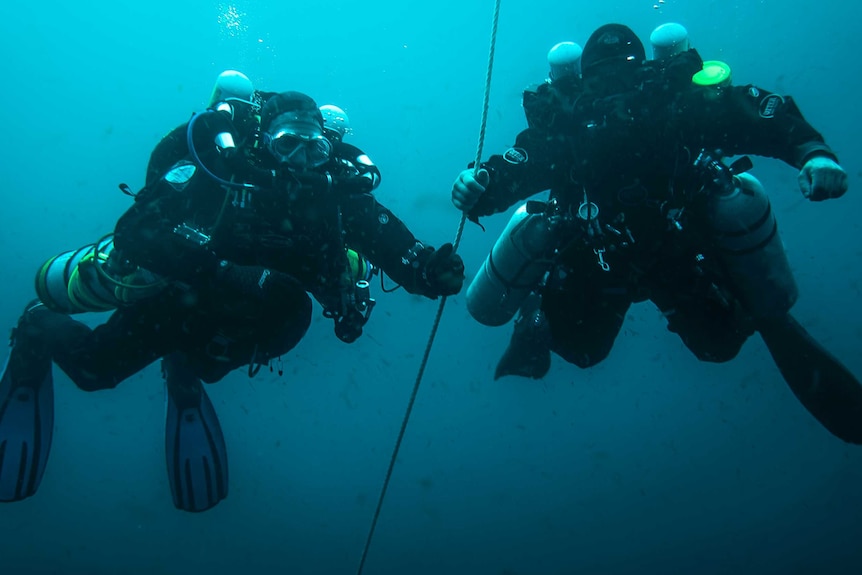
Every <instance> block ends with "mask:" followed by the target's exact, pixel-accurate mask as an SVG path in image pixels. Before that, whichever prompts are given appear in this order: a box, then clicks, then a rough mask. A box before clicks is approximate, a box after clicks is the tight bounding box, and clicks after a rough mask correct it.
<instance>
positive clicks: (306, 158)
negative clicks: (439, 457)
mask: <svg viewBox="0 0 862 575" xmlns="http://www.w3.org/2000/svg"><path fill="white" fill-rule="evenodd" d="M251 96H252V94H250V93H246V94H243V95H242V96H231V97H222V96H219V97H216V98H215V100H216V101H215V102H213V103H212V104H213V105H211V106H210V107H209V108H208V109H207V111H205V112H203V113H200V114H196V115H195V116H193V117H192V119H191V121H190V122H189V123H188V125H187V126H186V127H185V129H186V140H185V142H186V154H185V157H183V159H181V160H180V161H178V162H176V163H174V164H173V165H172V166H171V167H169V169H167V170H166V171H164V173H163V174H162V175H160V176H158V177H155V176H152V177H148V182H147V184H146V185H145V186H144V188H143V189H142V190H141V191H140V192H138V193H137V194H136V195H135V202H134V204H133V205H132V206H131V207H130V208H129V209H128V210H127V211H126V213H124V214H123V215H122V216H121V217H120V219H119V220H118V222H117V224H116V227H115V230H114V234H113V237H111V238H110V239H107V238H103V239H102V240H100V241H99V242H96V244H94V245H93V246H88V247H85V248H82V249H81V250H75V251H72V252H67V253H64V254H61V255H60V256H57V257H56V258H52V260H49V261H48V262H46V264H45V265H43V266H42V268H41V269H40V271H39V273H38V275H37V294H38V295H39V299H37V300H34V301H33V302H31V303H30V304H28V305H27V307H26V308H25V310H24V313H23V315H22V316H21V318H20V320H19V322H18V325H17V327H16V328H15V329H14V330H13V334H12V338H11V346H12V349H11V352H10V354H9V357H8V359H7V362H6V365H5V366H4V369H3V372H2V379H0V445H2V446H3V447H2V449H0V501H19V500H22V499H24V498H26V497H29V496H32V495H33V494H34V493H35V492H36V490H37V489H38V487H39V483H40V481H41V479H42V476H43V474H44V471H45V467H46V463H47V458H48V453H49V450H50V446H51V438H52V432H53V378H52V362H53V363H56V364H57V365H58V366H59V367H60V368H61V369H62V370H63V371H64V372H65V373H66V374H67V375H68V376H69V378H70V379H72V381H73V382H74V383H75V384H76V385H77V386H78V387H79V388H81V389H83V390H86V391H95V390H101V389H109V388H113V387H116V386H117V385H118V384H119V383H120V382H122V381H123V380H125V379H126V378H128V377H129V376H131V375H133V374H135V373H137V372H139V371H140V370H141V369H143V368H144V367H146V366H147V365H149V364H150V363H152V362H154V361H155V360H157V359H159V358H163V362H162V372H163V374H164V376H165V379H166V384H167V389H168V410H167V421H166V425H167V427H166V438H165V442H166V450H167V465H168V473H169V479H170V485H171V489H172V494H173V499H174V504H175V506H176V507H177V508H179V509H182V510H186V511H204V510H206V509H209V508H211V507H212V506H214V505H216V504H217V503H218V502H219V501H220V500H222V499H224V498H225V497H226V496H227V487H228V475H227V455H226V447H225V441H224V437H223V435H222V432H221V428H220V425H219V423H218V418H217V417H216V414H215V411H214V409H213V406H212V403H211V402H210V400H209V398H208V397H207V394H206V393H205V392H204V390H203V386H202V385H201V382H207V383H213V382H216V381H219V380H220V379H222V378H223V377H224V376H225V375H227V374H228V373H229V372H230V371H232V370H234V369H237V368H239V367H243V366H248V369H249V375H253V374H254V373H256V371H257V370H258V369H260V367H261V366H262V365H266V364H267V363H268V362H269V361H270V360H272V359H274V358H277V357H279V356H281V355H282V354H284V353H286V352H288V351H289V350H291V349H292V348H293V347H294V346H295V345H296V344H297V343H298V342H299V341H300V339H301V338H302V337H303V336H304V334H305V333H306V331H307V329H308V327H309V325H310V322H311V310H312V303H311V299H310V298H309V296H308V293H312V294H314V295H315V296H316V297H318V298H319V299H320V300H321V301H322V302H325V304H324V311H325V313H326V314H328V316H329V317H331V318H332V319H333V321H334V324H335V333H336V335H337V336H338V337H339V339H341V340H342V341H345V342H352V341H355V340H356V339H357V338H358V337H359V336H360V335H361V333H362V328H363V326H364V325H365V322H366V321H367V320H368V317H369V314H370V312H371V309H372V308H373V305H374V301H373V299H371V298H370V297H369V294H368V284H367V281H364V280H357V279H356V273H355V270H354V269H353V266H352V265H351V259H350V257H349V255H348V249H347V248H346V244H348V243H349V244H350V245H352V246H355V247H356V249H357V250H361V253H362V254H363V255H364V256H365V257H367V258H368V260H369V261H370V262H373V264H374V265H375V266H377V267H379V268H380V269H382V270H383V271H384V272H385V273H387V274H388V275H389V276H390V277H391V278H392V279H393V280H395V281H396V282H398V283H399V284H401V285H402V286H403V287H404V288H405V289H406V290H407V291H408V292H410V293H413V294H418V295H423V296H425V297H428V298H431V299H434V298H436V297H438V296H443V295H453V294H455V293H457V292H458V291H460V289H461V286H462V283H463V279H464V267H463V263H462V261H461V259H460V257H459V256H458V255H457V254H455V253H454V250H453V248H452V245H451V244H445V245H443V246H441V247H440V249H437V250H435V249H433V248H432V247H430V246H426V245H424V244H422V243H421V242H419V241H418V240H417V239H416V238H415V237H414V236H413V234H412V233H411V232H410V231H409V230H408V229H407V227H406V226H405V225H404V224H403V223H402V222H401V221H400V220H399V219H398V218H397V217H396V216H395V215H394V214H393V213H392V212H390V211H389V210H388V209H387V208H385V207H384V206H382V205H381V204H379V203H378V202H377V201H376V200H375V198H374V197H373V196H372V195H371V194H370V193H369V192H370V188H371V181H370V179H369V178H367V177H363V176H350V175H344V174H343V170H342V167H341V166H338V165H335V164H334V163H333V162H335V159H334V158H333V156H332V150H333V145H332V143H331V142H330V141H329V140H327V139H326V137H325V136H324V125H323V117H322V114H321V111H320V110H319V109H318V106H317V104H316V103H315V102H314V100H313V99H312V98H310V97H309V96H307V95H305V94H302V93H299V92H284V93H279V94H273V95H270V96H269V97H268V98H267V99H266V102H265V104H264V105H263V107H262V108H257V107H256V106H255V102H254V101H253V100H252V99H251ZM257 116H259V122H258V126H259V130H258V129H256V128H254V127H253V125H254V122H253V121H252V120H251V119H252V118H255V117H257ZM246 122H248V124H247V125H244V123H246ZM248 126H252V128H253V129H252V130H251V132H259V147H260V149H261V150H262V151H265V152H266V153H265V154H264V153H249V151H248V149H247V148H248V147H249V146H251V145H252V144H251V143H248V142H250V141H251V140H249V141H248V142H246V141H245V140H246V138H249V137H252V138H253V136H249V132H248V131H246V130H247V128H248ZM238 143H241V144H242V146H243V147H240V146H239V145H238ZM255 145H256V144H255ZM165 150H168V148H163V149H162V150H161V151H165ZM152 165H155V164H154V163H153V162H151V166H152ZM330 169H331V170H334V171H330ZM112 307H114V308H115V310H114V311H113V312H112V314H111V315H110V317H109V318H108V320H107V321H106V322H105V323H104V324H102V325H99V326H97V327H96V328H95V329H91V328H89V327H88V326H86V325H84V324H83V323H81V322H78V321H76V320H74V319H73V318H72V317H71V316H70V314H72V313H77V312H83V311H93V310H96V309H102V310H109V309H111V308H112Z"/></svg>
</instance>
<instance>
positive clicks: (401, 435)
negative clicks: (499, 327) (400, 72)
mask: <svg viewBox="0 0 862 575" xmlns="http://www.w3.org/2000/svg"><path fill="white" fill-rule="evenodd" d="M501 1H502V0H495V4H494V21H493V24H492V27H491V47H490V50H489V54H488V71H487V73H486V75H485V96H484V98H483V100H482V123H481V126H480V128H479V144H478V146H477V149H476V162H475V164H474V165H473V173H474V174H475V173H476V172H478V171H479V163H480V162H481V161H482V149H483V148H484V146H485V130H486V128H487V126H488V102H489V101H490V97H491V72H492V70H493V68H494V51H495V49H496V45H497V23H498V22H499V20H500V2H501ZM466 221H467V216H466V215H465V214H463V213H462V214H461V221H460V222H459V223H458V231H457V232H456V233H455V241H454V242H453V246H454V247H455V251H457V250H458V246H459V245H460V243H461V236H462V235H463V233H464V225H465V223H466ZM447 299H448V298H447V296H443V297H442V298H440V305H439V306H437V315H436V316H434V324H433V325H432V326H431V333H430V335H429V336H428V342H427V343H426V344H425V353H424V354H423V355H422V363H421V364H420V365H419V372H418V373H417V374H416V381H415V382H414V384H413V391H412V393H411V394H410V400H409V401H408V402H407V410H406V412H405V413H404V419H403V420H402V421H401V429H400V430H399V431H398V438H397V439H396V440H395V447H394V449H393V450H392V457H391V458H390V460H389V467H388V468H387V469H386V478H385V479H384V480H383V487H382V488H381V490H380V497H379V498H378V499H377V507H376V508H375V509H374V517H373V519H372V520H371V527H370V529H369V530H368V538H367V539H366V540H365V547H364V548H363V549H362V558H361V559H360V560H359V568H358V569H357V571H356V575H362V569H363V568H364V567H365V560H366V559H367V558H368V550H369V549H370V548H371V541H372V539H373V538H374V531H375V530H376V529H377V522H378V520H379V519H380V510H381V509H382V507H383V501H384V499H385V498H386V491H387V490H388V489H389V482H390V481H391V479H392V471H393V469H394V468H395V462H396V461H397V460H398V452H399V451H400V450H401V443H402V442H403V441H404V435H405V433H406V431H407V424H408V423H409V421H410V414H411V413H413V406H414V404H415V403H416V396H417V394H418V393H419V385H420V384H421V383H422V376H423V375H424V374H425V368H426V367H427V366H428V357H429V356H430V355H431V347H432V346H433V345H434V339H435V338H436V337H437V329H438V328H439V327H440V319H441V318H442V317H443V309H444V308H445V307H446V300H447Z"/></svg>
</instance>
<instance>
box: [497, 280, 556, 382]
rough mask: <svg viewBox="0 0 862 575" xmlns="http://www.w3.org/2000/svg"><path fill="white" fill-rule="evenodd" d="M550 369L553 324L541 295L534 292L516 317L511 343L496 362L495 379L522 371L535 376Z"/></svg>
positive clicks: (542, 374) (539, 376) (541, 376)
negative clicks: (550, 322) (548, 318)
mask: <svg viewBox="0 0 862 575" xmlns="http://www.w3.org/2000/svg"><path fill="white" fill-rule="evenodd" d="M549 369H551V328H550V326H548V320H547V318H546V317H545V313H544V312H543V311H542V306H541V298H540V297H539V296H538V295H536V294H531V295H530V296H529V297H528V299H527V300H526V301H525V302H524V305H523V306H522V307H521V310H520V313H519V315H518V318H517V319H516V320H515V331H514V332H513V333H512V339H511V340H509V346H508V347H507V348H506V351H505V352H503V356H502V357H501V358H500V361H499V362H498V363H497V369H496V370H495V371H494V379H495V380H496V379H500V378H501V377H503V376H506V375H520V376H522V377H530V378H532V379H541V378H543V377H545V374H547V373H548V370H549Z"/></svg>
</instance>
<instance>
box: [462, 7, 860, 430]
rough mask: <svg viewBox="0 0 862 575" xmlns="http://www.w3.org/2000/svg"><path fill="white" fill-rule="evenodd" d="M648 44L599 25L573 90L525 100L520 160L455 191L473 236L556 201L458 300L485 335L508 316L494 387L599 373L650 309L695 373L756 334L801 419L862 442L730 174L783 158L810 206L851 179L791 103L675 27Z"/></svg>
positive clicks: (790, 281)
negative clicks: (626, 326) (493, 222)
mask: <svg viewBox="0 0 862 575" xmlns="http://www.w3.org/2000/svg"><path fill="white" fill-rule="evenodd" d="M652 40H653V44H654V51H655V58H653V59H652V60H647V59H646V54H645V50H644V47H643V44H642V43H641V42H640V40H639V39H638V38H637V36H636V35H635V34H634V32H632V30H631V29H629V28H628V27H626V26H623V25H620V24H608V25H605V26H602V27H600V28H598V29H597V30H596V31H595V32H594V33H593V34H592V35H591V36H590V38H589V40H588V41H587V43H586V45H585V46H584V48H583V52H582V53H581V54H580V58H579V62H578V63H579V66H580V70H581V73H580V76H579V77H578V76H577V75H576V74H573V73H572V74H569V75H567V76H564V81H563V82H558V81H557V80H554V79H550V80H549V81H546V82H545V83H544V84H543V85H541V86H539V87H538V88H537V89H534V90H532V91H530V93H528V94H525V111H526V113H527V116H528V128H527V129H526V130H524V131H522V132H521V133H520V134H519V135H518V136H517V138H516V140H515V145H514V146H513V147H512V148H510V149H509V150H507V151H506V152H505V153H504V154H502V155H495V156H491V158H489V159H488V160H487V161H486V162H483V163H482V164H481V166H480V169H478V170H477V171H476V173H475V176H474V170H473V169H468V170H464V171H462V172H461V173H460V174H459V176H458V178H457V179H456V181H455V184H454V186H453V189H452V201H453V204H454V205H455V206H456V207H457V208H458V209H461V210H463V211H464V212H466V214H467V216H468V217H469V219H470V220H472V221H474V222H478V218H479V217H481V216H488V215H491V214H494V213H499V212H502V211H505V210H506V209H508V208H509V207H510V206H512V205H513V204H515V203H516V202H518V201H519V200H523V199H526V198H528V197H530V196H532V195H534V194H537V193H539V192H542V191H545V190H549V196H548V201H546V202H539V201H528V202H527V203H526V204H524V205H522V206H521V207H520V208H519V209H518V210H517V211H516V212H515V214H514V215H513V216H512V219H511V220H510V222H509V224H508V226H507V227H506V229H505V230H504V232H503V234H502V235H501V236H500V238H499V239H498V241H497V242H496V244H495V245H494V247H493V249H492V251H491V254H490V255H489V256H488V258H487V259H486V261H485V264H484V265H483V267H482V268H481V270H480V271H479V273H477V275H476V277H475V278H474V280H473V281H472V282H471V284H470V286H469V287H468V290H467V306H468V310H469V311H470V313H471V315H472V316H473V317H474V318H475V319H476V320H477V321H479V322H481V323H483V324H485V325H490V326H500V325H504V324H505V323H507V322H508V321H509V320H510V319H511V318H512V317H513V316H515V314H516V313H517V314H519V315H518V317H517V319H516V320H515V331H514V335H513V337H512V341H511V343H510V345H509V347H508V349H507V350H506V352H505V353H504V355H503V357H502V359H501V361H500V363H499V365H498V368H497V373H496V377H501V376H504V375H521V376H525V377H532V378H535V379H538V378H541V377H544V375H545V374H546V373H547V371H548V369H549V367H550V353H551V352H554V353H556V354H557V355H559V356H560V357H562V358H563V359H564V360H566V361H567V362H569V363H573V364H575V365H577V366H579V367H581V368H587V367H590V366H593V365H595V364H597V363H599V362H600V361H602V360H603V359H604V358H605V357H607V355H608V354H609V353H610V350H611V348H612V346H613V343H614V340H615V339H616V337H617V335H618V333H619V330H620V328H621V326H622V324H623V321H624V319H625V316H626V312H627V310H628V309H629V307H630V306H631V305H632V304H633V303H638V302H643V301H647V300H650V301H652V302H653V303H654V304H655V305H656V306H657V307H658V308H659V310H660V311H661V312H662V314H663V315H664V317H665V318H666V320H667V325H668V329H669V330H670V331H672V332H674V333H677V334H678V335H679V336H680V338H681V339H682V341H683V343H684V344H685V345H686V347H688V348H689V350H691V351H692V352H693V353H694V354H695V355H696V357H698V358H699V359H700V360H702V361H711V362H723V361H729V360H731V359H732V358H734V357H735V356H736V355H737V353H738V352H739V350H740V349H741V347H742V345H743V344H744V342H745V341H746V340H747V339H748V338H749V337H750V336H751V335H752V334H753V333H755V332H757V333H759V334H760V336H761V337H762V338H763V340H764V342H765V343H766V345H767V348H768V349H769V351H770V354H771V355H772V357H773V359H774V361H775V363H776V366H777V367H778V369H779V371H780V372H781V374H782V376H783V377H784V379H785V381H786V382H787V383H788V385H789V387H790V388H791V390H792V391H793V393H794V394H795V395H796V397H797V398H798V399H799V400H800V402H801V403H802V404H803V405H804V406H805V407H806V409H808V411H809V412H810V413H811V414H812V415H813V416H814V417H815V418H816V419H817V420H818V421H819V422H820V423H821V424H822V425H823V426H824V427H826V428H827V429H828V430H829V431H830V432H831V433H833V434H834V435H836V436H837V437H839V438H841V439H843V440H844V441H847V442H850V443H862V386H860V384H859V382H858V381H857V380H856V378H855V377H854V376H853V375H852V374H851V373H850V372H849V371H848V370H847V368H846V367H844V366H843V365H842V364H841V363H840V362H839V361H838V360H837V359H836V358H834V357H833V356H832V355H831V354H830V353H829V352H828V351H827V350H825V349H824V348H823V347H822V346H821V345H820V344H819V343H818V342H816V341H815V340H814V339H813V338H812V337H811V336H810V335H809V334H808V333H807V331H806V330H805V329H804V328H803V327H802V326H801V325H799V323H798V322H797V321H796V320H795V319H794V318H793V316H792V315H791V314H790V309H791V307H792V306H793V304H794V303H795V301H796V299H797V295H798V293H797V286H796V283H795V280H794V278H793V275H792V273H791V270H790V266H789V263H788V260H787V257H786V255H785V253H784V249H783V245H782V242H781V239H780V237H779V234H778V228H777V224H776V220H775V215H774V213H773V212H772V210H771V207H770V203H769V198H768V196H767V194H766V192H765V190H764V189H763V186H762V185H761V184H760V182H759V181H758V180H757V179H756V178H754V177H752V176H750V175H749V174H747V173H745V172H746V171H747V170H748V169H750V168H751V166H752V164H751V161H750V160H749V159H748V157H747V156H742V157H740V158H739V159H737V160H736V161H734V162H733V163H732V164H730V165H727V164H726V163H725V161H724V159H725V158H727V157H730V156H736V155H740V154H753V155H760V156H768V157H774V158H778V159H780V160H783V161H784V162H785V163H787V164H789V165H791V166H794V167H797V168H798V169H799V170H800V173H799V178H798V181H799V186H800V189H801V191H802V193H803V195H804V197H806V198H808V199H809V200H811V201H823V200H828V199H832V198H838V197H841V196H842V195H843V194H844V193H845V192H846V190H847V175H846V173H845V172H844V170H843V169H842V168H841V167H840V166H839V165H838V162H837V158H836V156H835V154H834V152H833V151H832V150H831V149H830V148H829V146H828V145H827V144H826V143H825V141H824V140H823V137H822V136H821V134H820V133H818V132H817V131H816V130H815V129H814V128H813V127H812V126H811V125H810V124H809V123H808V122H806V121H805V119H804V118H803V116H802V114H801V112H800V111H799V109H798V107H797V105H796V103H795V102H794V100H793V99H792V98H791V97H789V96H782V95H779V94H776V93H772V92H769V91H767V90H764V89H762V88H760V87H758V86H754V85H747V86H734V85H732V84H731V75H730V69H729V67H728V66H727V65H726V64H724V63H723V62H718V61H706V62H705V61H703V60H702V59H701V57H700V56H699V54H698V53H697V51H696V50H695V49H691V48H689V47H688V39H687V35H686V34H685V33H684V28H682V27H681V26H679V25H670V26H667V27H664V28H661V27H660V28H659V29H657V30H656V31H655V32H654V33H653V36H652ZM575 52H577V51H575ZM572 53H574V52H572ZM569 69H571V70H574V69H576V66H574V65H570V66H569ZM471 168H472V166H471Z"/></svg>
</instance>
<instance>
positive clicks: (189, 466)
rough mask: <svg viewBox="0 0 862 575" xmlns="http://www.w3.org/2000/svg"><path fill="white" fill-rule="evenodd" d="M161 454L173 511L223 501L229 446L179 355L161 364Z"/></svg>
mask: <svg viewBox="0 0 862 575" xmlns="http://www.w3.org/2000/svg"><path fill="white" fill-rule="evenodd" d="M162 373H163V375H164V377H165V384H166V387H167V394H168V408H167V417H166V419H165V454H166V459H167V465H168V481H169V482H170V485H171V493H172V494H173V497H174V506H175V507H176V508H177V509H182V510H183V511H192V512H196V511H206V510H207V509H210V508H211V507H213V506H215V505H216V504H217V503H218V502H219V501H221V500H222V499H224V498H225V497H227V489H228V472H227V471H228V470H227V446H226V445H225V441H224V435H223V434H222V430H221V425H220V424H219V420H218V416H217V415H216V412H215V408H213V404H212V402H211V401H210V398H209V396H208V395H207V393H206V391H204V388H203V384H201V380H200V379H199V378H198V377H197V375H196V374H195V373H194V370H193V368H192V367H191V365H190V364H189V361H188V358H187V357H186V356H185V354H183V353H174V354H171V355H169V356H166V357H165V358H164V359H163V360H162Z"/></svg>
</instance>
